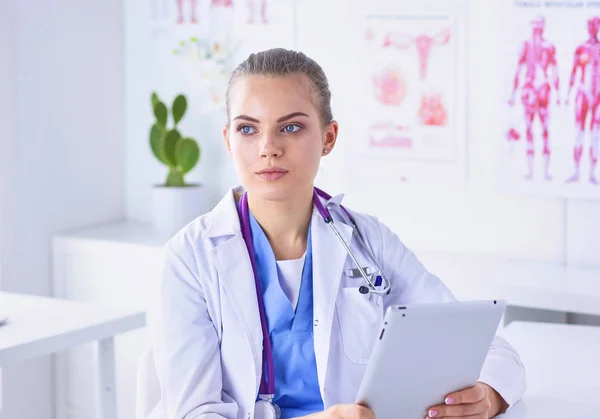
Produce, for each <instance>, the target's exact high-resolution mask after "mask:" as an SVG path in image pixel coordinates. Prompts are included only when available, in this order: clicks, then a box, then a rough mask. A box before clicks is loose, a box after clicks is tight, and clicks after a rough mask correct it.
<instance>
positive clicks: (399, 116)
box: [354, 1, 467, 183]
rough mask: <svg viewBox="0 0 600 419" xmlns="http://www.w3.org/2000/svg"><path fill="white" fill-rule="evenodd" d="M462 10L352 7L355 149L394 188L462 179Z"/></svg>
mask: <svg viewBox="0 0 600 419" xmlns="http://www.w3.org/2000/svg"><path fill="white" fill-rule="evenodd" d="M356 4H357V3H356V2H355V5H356ZM465 9H466V4H465V2H461V1H434V2H428V1H414V2H411V1H408V2H392V1H390V2H381V3H380V2H373V3H369V4H368V5H364V6H363V7H359V6H355V14H354V15H355V17H356V19H357V20H358V21H359V22H360V24H359V25H357V27H356V31H358V33H357V34H356V35H357V41H358V42H359V43H360V46H361V52H362V54H364V55H363V57H362V59H361V62H362V71H361V74H360V79H359V80H356V84H360V85H361V92H362V96H361V105H362V106H361V114H362V118H363V120H364V124H363V126H361V130H360V132H359V133H357V134H358V135H360V138H359V139H358V141H356V140H355V143H356V144H357V150H360V153H361V156H363V159H368V160H370V161H376V162H378V163H381V164H384V165H389V166H391V167H392V168H391V170H388V173H390V174H391V176H392V177H393V178H394V180H395V181H398V182H415V183H430V182H431V183H447V182H450V183H461V182H463V181H464V179H465V155H464V154H465V144H466V129H465V128H466V122H467V113H466V95H467V87H466V83H465V81H466V80H465V74H466V26H467V25H466V13H465Z"/></svg>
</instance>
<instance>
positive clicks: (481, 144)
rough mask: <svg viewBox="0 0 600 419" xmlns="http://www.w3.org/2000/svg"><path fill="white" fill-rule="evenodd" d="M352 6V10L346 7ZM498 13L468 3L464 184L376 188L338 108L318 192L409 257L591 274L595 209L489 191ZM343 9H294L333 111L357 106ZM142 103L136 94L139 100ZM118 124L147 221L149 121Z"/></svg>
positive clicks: (302, 45) (132, 204)
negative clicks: (578, 269) (460, 258)
mask: <svg viewBox="0 0 600 419" xmlns="http://www.w3.org/2000/svg"><path fill="white" fill-rule="evenodd" d="M357 3H360V2H354V4H357ZM499 3H500V2H499V1H495V2H494V1H477V0H471V1H470V2H468V4H469V6H468V14H469V19H468V21H469V24H468V30H469V32H470V42H469V45H468V66H467V67H468V80H469V83H468V92H467V93H468V106H469V114H468V127H467V132H468V138H467V143H468V160H467V173H468V183H467V184H466V185H457V186H454V187H447V186H440V187H435V186H428V187H420V186H416V187H410V186H405V185H394V186H393V187H392V188H390V187H389V186H390V185H389V183H388V182H385V177H386V176H387V175H388V174H387V173H380V172H378V171H377V169H378V168H377V167H352V166H349V164H348V161H350V159H349V158H347V157H348V156H349V154H348V152H349V150H347V149H346V147H347V144H348V143H349V142H350V141H349V137H350V136H352V135H353V129H352V128H353V125H352V123H353V119H357V118H360V115H356V114H352V113H351V112H349V111H348V106H343V107H342V106H338V107H337V108H336V107H334V109H333V111H334V115H335V116H336V118H339V120H340V122H341V127H340V139H339V141H338V146H337V147H336V150H334V153H333V154H332V155H330V156H328V157H327V158H326V159H325V161H324V168H325V175H323V177H322V181H323V185H326V186H327V187H329V188H331V189H332V192H334V193H338V192H345V193H346V194H347V198H346V203H347V204H348V205H349V206H352V207H354V208H356V209H359V210H363V211H366V212H370V213H373V214H375V215H377V216H379V218H380V219H382V220H383V221H384V222H386V223H387V224H389V225H390V226H391V227H392V229H393V230H395V231H396V232H397V233H398V234H399V235H400V237H401V238H402V239H403V240H404V241H405V242H406V243H407V244H408V245H409V246H411V247H413V248H415V249H427V250H442V251H457V252H472V253H488V254H498V255H503V256H508V257H517V258H529V259H536V260H546V261H558V262H567V261H568V262H570V263H575V264H584V265H595V266H599V265H600V252H598V251H597V248H595V247H594V245H593V244H594V243H595V242H597V239H596V237H598V235H599V234H600V203H593V202H585V201H575V200H570V201H567V200H564V199H558V198H540V197H528V196H519V195H511V194H508V193H504V192H500V191H499V190H498V189H497V187H496V185H497V179H498V173H499V171H498V167H497V164H498V163H499V159H498V147H497V143H498V141H499V138H500V136H499V135H498V133H500V132H502V128H503V127H502V125H501V122H502V121H501V120H500V118H498V115H500V114H501V110H502V108H501V107H500V105H501V104H502V101H501V99H500V98H503V97H504V96H505V92H506V88H507V87H506V86H502V85H501V83H499V82H497V81H496V80H502V79H503V77H502V74H499V67H500V66H499V59H500V58H499V54H498V53H497V45H498V42H499V39H498V34H500V33H501V32H502V31H503V30H504V28H503V26H502V22H500V21H499V20H498V19H497V18H496V17H497V16H498V15H499V10H500V9H499ZM351 4H352V1H351V0H343V1H335V2H323V1H320V0H302V1H296V5H295V10H296V19H295V25H296V34H295V40H296V44H295V47H296V48H299V49H301V50H303V51H305V52H307V53H308V54H309V55H311V56H313V57H314V58H315V59H316V60H317V61H318V62H319V63H320V64H321V65H322V66H323V67H324V69H325V71H326V73H327V74H328V76H329V78H330V84H331V87H332V89H333V96H334V98H337V103H338V104H343V103H346V104H347V103H351V101H352V100H356V99H357V97H356V95H355V93H354V92H355V91H356V89H355V88H356V85H355V83H356V81H355V80H354V79H352V78H349V77H347V74H348V72H349V71H351V70H352V69H353V66H355V63H356V59H357V58H356V57H355V55H354V53H355V49H354V48H353V46H352V45H351V44H349V43H348V39H351V37H352V36H353V35H354V34H353V32H352V31H354V30H355V26H353V24H352V22H351V19H352V13H351V7H350V5H351ZM130 12H131V11H130ZM130 30H131V29H130ZM138 32H139V31H138ZM130 36H132V35H131V34H129V33H128V37H130ZM137 36H138V37H140V36H141V35H139V34H138V35H137ZM273 42H276V41H273ZM139 74H140V71H136V72H133V73H130V74H128V80H131V81H132V83H133V82H135V79H134V77H139ZM349 79H350V80H349ZM346 80H348V81H346ZM138 83H139V82H138ZM129 88H131V86H129V85H128V89H129ZM143 98H144V96H143V95H142V94H138V100H142V99H143ZM142 105H143V104H142ZM350 108H351V106H350ZM128 115H129V116H130V117H131V116H132V114H131V113H129V114H128ZM127 123H128V124H129V125H130V126H131V127H133V130H132V131H129V128H128V132H135V130H137V131H138V134H137V135H132V136H131V137H128V139H127V141H128V148H129V152H128V162H127V196H128V206H127V214H128V216H130V217H132V218H138V219H148V213H149V207H148V202H149V201H148V193H147V191H144V190H143V188H145V187H146V186H145V185H147V184H148V181H149V179H151V178H152V176H154V175H153V173H161V176H162V171H160V170H161V169H160V168H159V166H158V165H157V164H156V163H155V162H154V161H153V159H152V157H151V156H149V155H148V150H147V145H146V144H147V140H146V138H145V137H146V134H145V131H143V132H144V137H142V135H141V132H142V131H141V130H140V129H139V128H136V126H143V127H146V125H147V124H148V120H145V119H143V118H142V117H140V116H139V115H136V116H135V117H134V118H128V121H127ZM218 126H219V121H217V122H216V125H215V121H212V124H211V125H209V126H208V128H207V129H206V131H204V132H205V133H206V137H205V138H204V140H205V141H204V147H205V149H206V150H207V153H208V154H209V155H212V156H213V157H214V160H215V161H216V162H217V163H218V167H219V169H218V170H215V171H213V172H211V173H212V176H211V177H208V176H207V180H209V181H211V182H214V183H215V184H219V182H220V177H221V176H222V175H223V174H228V173H230V163H229V161H228V160H227V159H226V158H223V156H222V149H223V146H222V143H221V140H220V138H219V136H218ZM144 129H145V128H144ZM345 144H346V145H345ZM142 147H143V149H142ZM398 164H399V165H401V164H402V161H399V162H398ZM213 168H214V166H213V167H211V170H213ZM357 171H360V172H361V174H362V175H363V178H364V181H363V182H362V183H361V184H357V183H356V182H355V179H352V181H349V180H348V179H349V176H348V174H349V173H350V172H357Z"/></svg>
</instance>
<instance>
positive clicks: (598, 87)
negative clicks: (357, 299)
mask: <svg viewBox="0 0 600 419" xmlns="http://www.w3.org/2000/svg"><path fill="white" fill-rule="evenodd" d="M502 19H503V21H505V22H506V27H505V30H503V31H502V34H501V54H502V57H503V58H502V59H500V60H499V61H498V63H499V64H500V65H501V67H502V68H501V70H502V71H501V73H500V74H502V76H503V77H502V86H503V91H504V93H505V94H504V96H503V97H502V104H501V109H503V120H502V127H501V132H500V133H499V142H500V144H501V148H500V149H501V157H502V164H501V173H500V181H501V183H502V185H503V186H504V187H505V188H506V189H509V190H511V191H515V192H518V193H528V194H532V195H546V196H556V197H571V198H584V199H600V185H599V183H600V167H598V157H599V154H600V148H599V147H600V145H599V141H600V106H599V105H600V34H599V31H600V2H598V1H576V0H568V1H567V0H564V1H506V2H504V7H503V9H502Z"/></svg>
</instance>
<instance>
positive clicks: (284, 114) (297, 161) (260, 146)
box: [223, 75, 338, 200]
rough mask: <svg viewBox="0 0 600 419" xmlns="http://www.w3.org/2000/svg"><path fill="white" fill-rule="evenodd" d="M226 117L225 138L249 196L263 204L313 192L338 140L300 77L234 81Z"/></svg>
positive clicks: (263, 77)
mask: <svg viewBox="0 0 600 419" xmlns="http://www.w3.org/2000/svg"><path fill="white" fill-rule="evenodd" d="M229 118H230V119H229V126H228V127H227V126H226V127H224V128H223V135H224V137H225V142H226V144H227V149H228V151H229V153H230V154H231V156H232V157H233V162H234V165H235V168H236V171H237V173H238V176H239V177H240V179H241V181H242V184H243V185H244V186H245V188H246V189H247V190H248V192H249V193H250V194H253V195H254V196H256V197H258V198H262V199H267V200H287V199H290V198H292V197H293V196H294V194H296V193H299V192H300V193H301V192H306V190H307V189H309V188H312V186H313V181H314V179H315V176H316V175H317V171H318V169H319V162H320V160H321V156H322V155H324V154H327V153H328V152H330V151H331V149H332V148H333V145H334V144H335V140H336V137H337V130H338V126H337V123H336V122H335V121H334V122H330V123H329V124H328V125H327V126H325V127H324V126H323V124H322V122H321V120H320V118H319V113H318V110H317V108H316V107H315V103H314V97H313V90H312V87H311V84H310V82H309V80H308V78H306V76H304V75H294V76H286V77H265V76H246V77H241V78H239V79H237V80H236V81H235V83H234V85H233V86H232V89H231V91H230V102H229ZM324 150H327V153H324Z"/></svg>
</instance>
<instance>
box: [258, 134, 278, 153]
mask: <svg viewBox="0 0 600 419" xmlns="http://www.w3.org/2000/svg"><path fill="white" fill-rule="evenodd" d="M281 153H282V151H281V144H280V142H279V141H278V139H277V136H275V135H271V134H266V135H265V136H264V138H263V141H262V146H261V150H260V154H261V156H262V157H278V156H280V155H281Z"/></svg>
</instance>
